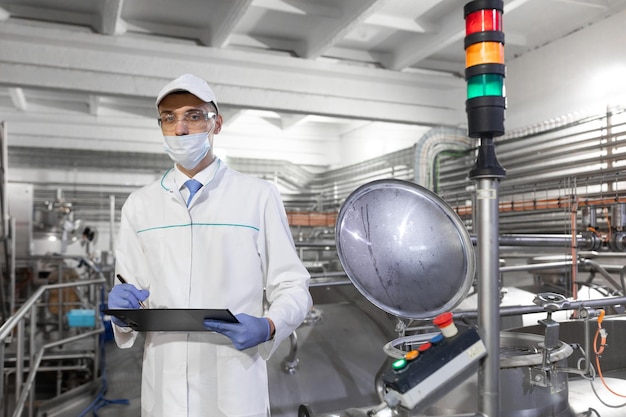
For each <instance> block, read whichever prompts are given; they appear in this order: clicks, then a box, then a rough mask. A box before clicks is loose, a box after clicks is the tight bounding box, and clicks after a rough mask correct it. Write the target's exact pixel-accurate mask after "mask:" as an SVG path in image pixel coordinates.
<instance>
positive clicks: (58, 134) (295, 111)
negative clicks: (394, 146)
mask: <svg viewBox="0 0 626 417" xmlns="http://www.w3.org/2000/svg"><path fill="white" fill-rule="evenodd" d="M465 3H466V2H465V1H461V0H419V1H417V0H342V1H333V0H316V1H311V0H176V1H172V0H169V1H165V0H93V1H78V0H0V121H6V122H7V124H8V129H7V130H8V135H7V136H8V143H9V147H10V148H11V147H12V148H13V149H14V150H15V155H18V154H19V155H23V156H24V157H23V158H21V159H19V158H17V157H16V160H14V162H15V163H17V166H18V167H19V166H20V165H22V164H23V161H24V160H25V159H24V158H26V160H27V159H28V157H29V155H30V156H32V157H33V158H37V157H38V158H39V159H40V160H45V159H50V158H52V157H53V156H54V154H53V153H52V152H50V150H51V149H54V150H55V152H57V153H58V152H60V153H61V154H62V153H63V152H64V151H65V150H68V152H70V151H71V152H79V151H83V152H86V153H88V155H87V156H88V157H89V158H91V163H92V164H94V166H96V167H97V166H98V164H99V163H100V160H99V159H98V158H94V157H93V155H97V152H120V155H122V154H123V156H122V158H121V159H120V160H121V161H123V160H124V158H127V159H128V158H130V159H132V158H135V157H136V155H137V154H138V153H139V154H141V153H152V154H155V155H156V154H161V153H162V148H161V144H160V141H159V139H158V137H159V132H158V129H155V119H154V118H155V113H156V112H155V109H154V102H153V100H154V96H155V95H156V93H157V92H158V91H159V89H160V88H161V87H162V86H163V85H164V84H165V83H166V82H168V81H169V80H171V79H172V78H174V77H176V76H178V75H180V74H182V73H184V72H192V73H196V74H198V75H200V76H203V77H204V78H206V79H207V80H208V81H209V83H210V84H211V85H212V86H213V88H214V90H215V92H216V95H217V97H218V99H219V102H220V109H221V111H222V113H223V115H224V117H225V120H226V121H227V127H228V129H226V130H227V131H231V132H237V131H238V125H243V124H245V123H247V124H249V123H250V121H251V120H252V119H251V118H252V117H254V118H255V119H254V120H257V121H258V120H261V121H263V122H264V123H266V124H269V125H271V126H274V127H275V128H276V129H278V131H277V132H278V133H276V135H279V134H280V132H282V133H284V132H289V130H290V129H291V131H292V132H296V130H297V131H298V132H300V133H299V134H298V135H299V137H304V138H305V139H303V140H302V142H301V143H300V145H299V148H298V149H299V150H301V151H302V152H305V151H307V152H310V153H314V152H315V150H314V148H313V146H314V144H315V143H323V142H324V141H329V139H328V138H329V137H338V138H342V137H345V136H347V135H349V134H350V132H354V131H355V130H358V129H362V128H364V127H365V128H367V127H371V126H373V125H374V124H378V125H379V126H380V125H382V126H383V127H384V128H387V127H389V126H398V125H401V126H405V127H406V128H407V129H414V130H413V131H412V132H413V133H409V134H412V135H413V137H415V138H419V136H421V135H422V134H423V133H424V132H425V131H427V129H429V128H430V127H432V126H453V127H461V128H463V127H464V126H465V125H466V115H465V109H464V100H465V80H464V77H463V71H464V68H465V62H464V59H465V55H464V51H463V38H464V36H465V24H464V20H463V19H464V16H463V6H464V4H465ZM625 9H626V0H584V1H582V0H505V1H504V16H505V17H504V31H505V34H506V46H505V53H506V60H507V62H508V61H511V60H515V59H516V58H518V57H521V56H523V55H524V54H526V53H528V52H529V51H534V50H537V49H541V48H544V47H545V46H547V45H550V44H551V43H553V42H555V41H557V40H559V39H560V38H563V37H565V36H567V35H568V34H571V33H573V32H576V31H579V30H580V29H583V28H585V27H588V26H590V25H594V24H597V23H598V22H601V21H602V20H603V19H606V18H608V17H610V16H612V15H615V14H617V13H621V12H623V11H624V10H625ZM513 111H515V110H514V109H513ZM258 123H260V122H258ZM259 126H260V125H259ZM256 131H258V132H261V129H258V130H256ZM303 132H304V133H303ZM298 135H296V134H294V135H293V136H294V137H296V136H298ZM240 136H244V133H241V135H240ZM245 136H246V140H243V139H242V140H241V141H240V142H235V141H232V142H228V143H227V144H226V145H225V146H231V147H233V148H234V147H236V146H238V147H239V154H237V153H236V151H237V150H236V149H235V151H234V152H235V155H236V156H243V155H244V150H246V149H248V150H249V149H253V148H254V149H256V150H257V151H258V150H259V149H262V147H261V146H259V145H258V143H259V140H265V139H266V138H267V137H268V134H267V133H263V134H261V133H259V137H258V139H259V140H257V137H255V135H254V134H251V133H250V131H246V132H245ZM255 140H256V142H255ZM294 140H295V139H294ZM268 143H270V142H268ZM279 143H280V142H279ZM285 143H286V142H285ZM236 144H238V145H236ZM267 146H268V147H269V146H270V145H267ZM271 146H274V149H272V148H268V149H266V152H265V153H263V154H259V155H255V156H257V157H260V158H265V157H271V155H272V154H273V152H274V153H275V152H278V151H277V150H276V149H277V148H278V147H279V144H276V143H275V144H273V145H271ZM333 146H335V145H333ZM307 147H308V148H307ZM309 148H310V149H309ZM38 153H39V154H38ZM294 160H298V159H297V158H294ZM102 161H107V162H108V161H109V159H108V158H103V159H102ZM48 162H49V163H52V162H50V161H48ZM42 164H43V163H42ZM42 166H43V165H42ZM31 179H32V178H26V179H25V180H31Z"/></svg>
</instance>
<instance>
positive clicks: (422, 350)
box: [417, 342, 432, 352]
mask: <svg viewBox="0 0 626 417" xmlns="http://www.w3.org/2000/svg"><path fill="white" fill-rule="evenodd" d="M431 346H432V345H431V344H430V342H426V343H424V344H422V345H420V346H419V347H418V348H417V350H418V351H420V352H425V351H427V350H428V349H430V347H431Z"/></svg>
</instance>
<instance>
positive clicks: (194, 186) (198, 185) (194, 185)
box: [185, 178, 202, 206]
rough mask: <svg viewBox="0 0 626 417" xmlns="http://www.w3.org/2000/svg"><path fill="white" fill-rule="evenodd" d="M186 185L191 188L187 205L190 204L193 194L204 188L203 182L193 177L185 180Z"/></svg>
mask: <svg viewBox="0 0 626 417" xmlns="http://www.w3.org/2000/svg"><path fill="white" fill-rule="evenodd" d="M185 187H187V189H188V190H189V198H188V199H187V206H189V203H191V200H192V199H193V196H194V195H196V193H197V192H198V190H199V189H200V188H202V183H201V182H200V181H197V180H194V179H193V178H192V179H190V180H187V181H185Z"/></svg>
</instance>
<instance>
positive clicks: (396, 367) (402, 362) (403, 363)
mask: <svg viewBox="0 0 626 417" xmlns="http://www.w3.org/2000/svg"><path fill="white" fill-rule="evenodd" d="M405 366H406V359H404V358H402V359H398V360H396V361H394V362H393V363H392V364H391V367H392V368H393V370H394V371H398V370H400V369H402V368H404V367H405Z"/></svg>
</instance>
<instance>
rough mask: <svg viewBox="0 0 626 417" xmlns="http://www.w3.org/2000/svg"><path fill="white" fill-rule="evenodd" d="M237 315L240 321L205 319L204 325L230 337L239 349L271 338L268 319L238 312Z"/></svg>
mask: <svg viewBox="0 0 626 417" xmlns="http://www.w3.org/2000/svg"><path fill="white" fill-rule="evenodd" d="M235 317H236V318H237V320H239V323H228V322H224V321H219V320H210V319H207V320H204V327H205V328H206V329H207V330H211V331H213V332H217V333H221V334H223V335H224V336H226V337H228V338H229V339H230V340H231V341H232V342H233V345H234V346H235V347H236V348H237V349H239V350H244V349H248V348H251V347H253V346H256V345H258V344H260V343H263V342H266V341H268V340H269V339H270V322H269V320H268V319H266V318H264V317H254V316H250V315H248V314H243V313H242V314H237V315H236V316H235Z"/></svg>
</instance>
